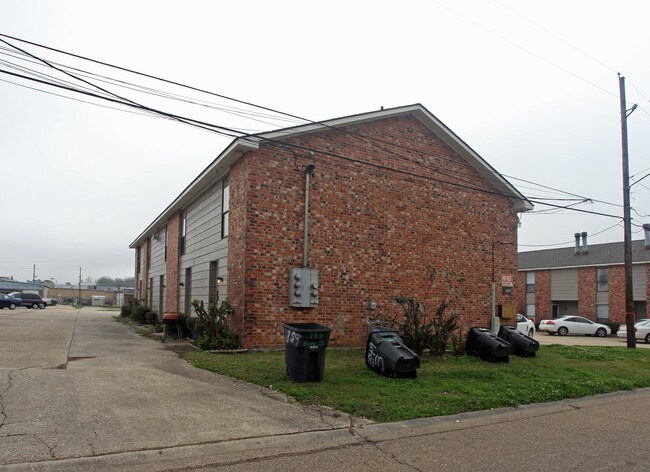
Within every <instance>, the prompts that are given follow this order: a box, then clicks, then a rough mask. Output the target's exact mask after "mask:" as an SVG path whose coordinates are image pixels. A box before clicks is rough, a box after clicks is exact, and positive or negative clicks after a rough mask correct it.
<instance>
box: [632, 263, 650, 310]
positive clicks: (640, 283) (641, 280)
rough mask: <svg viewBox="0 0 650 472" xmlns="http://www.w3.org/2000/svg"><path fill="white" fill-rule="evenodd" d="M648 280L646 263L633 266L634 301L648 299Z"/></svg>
mask: <svg viewBox="0 0 650 472" xmlns="http://www.w3.org/2000/svg"><path fill="white" fill-rule="evenodd" d="M647 286H648V280H647V276H646V265H645V264H639V265H633V266H632V299H633V300H634V301H638V302H642V301H647V295H646V293H647V292H646V289H647Z"/></svg>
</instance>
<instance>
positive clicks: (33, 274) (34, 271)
mask: <svg viewBox="0 0 650 472" xmlns="http://www.w3.org/2000/svg"><path fill="white" fill-rule="evenodd" d="M32 283H36V264H34V270H33V272H32Z"/></svg>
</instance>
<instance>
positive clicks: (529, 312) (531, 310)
mask: <svg viewBox="0 0 650 472" xmlns="http://www.w3.org/2000/svg"><path fill="white" fill-rule="evenodd" d="M526 316H527V317H528V318H535V305H533V304H530V305H526Z"/></svg>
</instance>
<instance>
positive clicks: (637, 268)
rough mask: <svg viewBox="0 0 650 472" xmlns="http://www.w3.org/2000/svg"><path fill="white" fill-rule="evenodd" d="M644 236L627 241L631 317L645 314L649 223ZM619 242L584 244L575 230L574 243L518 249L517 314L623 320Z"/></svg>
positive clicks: (648, 295) (649, 315) (649, 272)
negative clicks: (524, 249) (549, 247)
mask: <svg viewBox="0 0 650 472" xmlns="http://www.w3.org/2000/svg"><path fill="white" fill-rule="evenodd" d="M644 229H645V240H639V241H633V242H632V289H633V299H634V311H635V313H636V317H637V318H650V313H649V312H648V299H649V298H650V234H649V231H650V225H644ZM623 260H624V254H623V243H622V242H620V243H608V244H595V245H591V246H590V245H588V244H587V233H576V234H575V247H568V248H560V249H545V250H541V251H528V252H520V253H519V283H520V285H521V286H522V287H526V290H525V291H520V292H519V298H518V305H519V307H520V310H521V311H522V313H525V314H526V315H527V316H529V317H534V318H536V319H537V320H541V319H543V318H556V317H558V316H565V315H581V316H584V317H586V318H589V319H591V320H592V321H599V322H606V321H611V322H614V323H624V322H625V285H624V274H625V271H624V266H623Z"/></svg>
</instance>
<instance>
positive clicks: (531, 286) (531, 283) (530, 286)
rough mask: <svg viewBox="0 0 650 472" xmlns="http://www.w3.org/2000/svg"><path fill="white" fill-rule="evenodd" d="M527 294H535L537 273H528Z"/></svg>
mask: <svg viewBox="0 0 650 472" xmlns="http://www.w3.org/2000/svg"><path fill="white" fill-rule="evenodd" d="M526 293H535V272H526Z"/></svg>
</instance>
